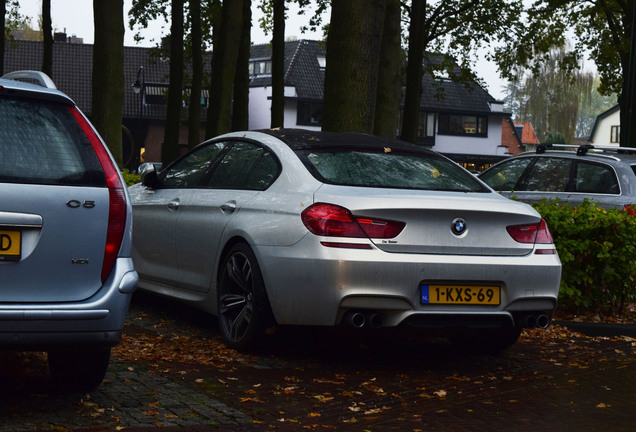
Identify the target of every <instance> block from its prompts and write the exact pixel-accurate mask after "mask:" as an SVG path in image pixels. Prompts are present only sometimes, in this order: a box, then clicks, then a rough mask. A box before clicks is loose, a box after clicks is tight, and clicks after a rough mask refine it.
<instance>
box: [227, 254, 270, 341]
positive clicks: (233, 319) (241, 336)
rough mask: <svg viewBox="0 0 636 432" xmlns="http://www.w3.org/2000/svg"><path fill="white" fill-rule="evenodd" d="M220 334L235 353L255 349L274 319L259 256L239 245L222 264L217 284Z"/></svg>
mask: <svg viewBox="0 0 636 432" xmlns="http://www.w3.org/2000/svg"><path fill="white" fill-rule="evenodd" d="M218 305H219V314H218V318H219V330H220V332H221V335H222V336H223V339H225V343H226V344H227V345H228V346H229V347H231V348H234V349H238V350H243V351H245V350H250V349H254V348H256V346H257V344H258V343H259V342H260V340H261V338H262V336H263V335H264V333H265V330H266V329H267V327H268V326H269V325H271V324H272V323H273V317H272V313H271V308H270V305H269V300H268V298H267V292H266V290H265V283H264V282H263V276H262V275H261V271H260V268H259V266H258V262H257V260H256V256H255V255H254V253H253V252H252V250H251V249H250V247H249V246H248V245H247V244H245V243H237V244H235V245H234V246H232V248H231V249H230V251H229V252H228V253H227V255H226V257H225V259H224V260H223V265H222V267H221V271H220V277H219V284H218Z"/></svg>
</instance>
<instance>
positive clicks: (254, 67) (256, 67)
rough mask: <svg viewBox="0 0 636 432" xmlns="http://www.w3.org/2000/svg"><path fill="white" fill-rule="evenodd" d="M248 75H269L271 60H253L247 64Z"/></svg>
mask: <svg viewBox="0 0 636 432" xmlns="http://www.w3.org/2000/svg"><path fill="white" fill-rule="evenodd" d="M248 70H249V74H250V75H270V74H271V73H272V62H271V60H267V61H265V60H263V61H253V62H250V63H249V65H248Z"/></svg>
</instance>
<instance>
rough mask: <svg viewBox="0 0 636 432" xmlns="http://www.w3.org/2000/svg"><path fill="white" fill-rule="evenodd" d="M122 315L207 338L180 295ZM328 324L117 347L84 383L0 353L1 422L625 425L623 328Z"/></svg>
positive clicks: (630, 427) (6, 431)
mask: <svg viewBox="0 0 636 432" xmlns="http://www.w3.org/2000/svg"><path fill="white" fill-rule="evenodd" d="M129 321H130V322H131V324H129V326H128V330H129V332H130V330H134V331H133V332H132V335H131V336H130V337H131V338H135V339H139V340H140V341H143V340H144V338H146V339H147V342H148V343H150V344H152V343H153V341H154V340H155V339H154V338H156V337H157V336H158V335H161V336H165V337H164V338H163V339H162V340H161V342H157V343H161V344H162V345H161V346H160V347H158V348H160V349H167V348H166V347H170V346H174V345H171V344H169V343H168V342H169V341H168V339H170V338H172V339H171V340H172V341H176V343H177V344H184V343H187V341H188V340H190V341H191V342H192V343H194V342H195V341H202V342H203V343H202V345H201V346H202V347H208V348H201V349H210V350H212V349H213V348H212V347H216V346H218V333H216V332H215V330H214V328H212V329H209V326H208V324H207V323H209V321H210V318H209V317H208V316H205V315H197V313H194V312H192V311H191V310H189V309H184V310H182V311H179V310H176V311H175V308H173V307H172V306H171V307H170V308H169V309H168V308H166V305H165V304H158V305H156V304H152V303H149V304H145V303H144V304H141V306H140V305H134V307H133V309H132V311H131V316H130V319H129ZM206 326H207V327H206ZM202 329H203V331H202ZM559 332H562V333H564V335H560V334H559ZM330 335H331V334H330V333H324V332H322V333H321V332H305V331H303V332H300V333H299V332H291V333H289V334H284V335H283V336H281V337H279V338H278V339H274V343H275V345H274V346H273V347H272V349H271V350H270V351H269V352H268V353H264V354H262V355H259V356H251V357H240V356H237V357H236V358H235V359H233V358H230V357H228V358H226V359H225V360H226V361H224V363H225V364H222V365H219V364H214V362H212V363H208V362H199V361H198V360H196V358H194V359H189V360H187V361H186V359H185V356H186V355H188V356H189V355H191V354H192V353H190V352H184V353H183V356H184V359H183V361H182V362H176V363H175V361H174V360H171V361H163V360H162V359H157V362H156V363H154V362H149V361H147V360H146V361H141V360H140V361H133V360H130V359H127V358H126V356H122V355H120V354H118V355H117V356H116V357H115V358H114V359H113V362H112V364H111V367H110V370H109V372H108V374H107V380H106V381H105V383H104V384H103V385H102V386H101V387H100V388H99V389H97V390H96V391H94V392H92V393H90V395H85V394H63V393H59V392H57V391H56V389H54V388H52V387H51V382H50V380H49V378H48V373H47V371H46V367H45V364H44V363H43V361H42V360H43V357H42V356H41V355H34V354H28V355H22V354H21V355H16V354H13V353H0V431H2V432H23V431H57V432H66V431H71V430H73V431H76V432H78V431H91V432H102V431H106V430H108V431H115V430H122V429H123V430H127V431H130V432H142V431H143V432H147V431H149V430H157V431H159V430H162V431H171V432H172V431H179V432H183V431H188V432H195V431H196V432H203V431H230V430H232V431H239V430H258V431H261V430H289V431H292V430H294V431H296V430H325V429H328V430H333V429H335V430H350V431H359V430H369V431H385V430H387V431H390V430H399V431H403V430H407V431H429V430H435V431H497V430H499V431H513V430H514V431H532V432H535V431H577V432H581V431H582V432H585V431H598V430H607V431H619V432H620V431H634V430H636V342H635V341H634V340H633V339H629V338H598V337H597V338H584V337H582V336H580V335H576V334H570V333H568V332H567V331H565V330H562V329H559V330H557V331H555V334H554V336H553V338H552V339H542V338H541V337H539V336H537V335H536V334H531V335H528V336H525V337H524V338H522V340H521V341H520V342H519V343H518V344H517V345H515V346H514V347H513V348H511V349H510V350H509V351H507V352H506V353H504V354H502V355H501V356H497V357H494V356H474V355H466V354H464V353H460V352H456V351H453V350H452V349H450V348H449V347H448V345H445V344H443V343H439V342H438V341H435V340H433V341H430V342H422V341H421V340H419V339H409V338H405V339H403V340H391V339H385V340H381V341H379V342H378V343H377V345H376V346H374V345H373V341H366V342H365V344H366V345H368V346H364V347H362V348H360V347H355V346H354V345H358V344H357V343H354V344H352V343H351V340H348V339H345V340H344V341H342V340H337V339H335V338H332V337H331V336H330ZM188 338H191V339H188ZM157 340H158V339H157ZM420 343H423V344H424V345H421V346H420V345H418V344H420ZM140 346H141V345H140ZM177 346H178V345H177ZM291 347H293V349H292V348H291ZM155 348H157V347H155ZM197 349H198V348H197ZM215 349H216V348H215ZM168 354H169V353H167V352H166V353H165V358H168V357H169V355H168ZM208 354H209V355H210V356H211V355H212V354H213V353H212V352H210V353H208ZM177 358H178V357H177ZM220 383H222V384H220Z"/></svg>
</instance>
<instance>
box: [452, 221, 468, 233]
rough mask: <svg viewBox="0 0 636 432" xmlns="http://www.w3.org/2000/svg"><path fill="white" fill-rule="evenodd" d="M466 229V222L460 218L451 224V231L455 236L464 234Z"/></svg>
mask: <svg viewBox="0 0 636 432" xmlns="http://www.w3.org/2000/svg"><path fill="white" fill-rule="evenodd" d="M466 229H467V227H466V221H465V220H464V219H462V218H457V219H455V220H453V223H451V231H453V234H455V235H462V234H464V233H465V232H466Z"/></svg>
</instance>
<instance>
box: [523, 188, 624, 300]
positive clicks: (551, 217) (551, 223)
mask: <svg viewBox="0 0 636 432" xmlns="http://www.w3.org/2000/svg"><path fill="white" fill-rule="evenodd" d="M534 208H535V209H536V210H537V211H538V212H539V213H540V214H541V215H542V216H543V218H544V219H545V220H546V221H547V223H548V227H549V228H550V232H551V233H552V235H553V237H554V243H555V245H556V247H557V251H558V253H559V257H560V258H561V262H562V264H563V274H562V277H561V291H560V293H559V301H560V302H561V304H563V305H565V306H575V307H576V308H577V309H593V310H595V311H597V312H616V311H618V312H620V311H621V309H622V307H623V305H624V304H625V302H627V301H633V300H635V299H636V286H635V280H636V259H634V254H635V253H636V211H634V209H632V208H631V207H628V208H626V209H624V210H623V209H603V208H600V207H598V206H597V205H596V203H594V202H591V201H589V200H586V201H585V202H584V203H583V204H581V205H579V206H577V207H571V206H569V205H564V204H563V203H560V202H559V201H549V202H548V201H545V200H544V201H542V202H540V203H536V204H534Z"/></svg>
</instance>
